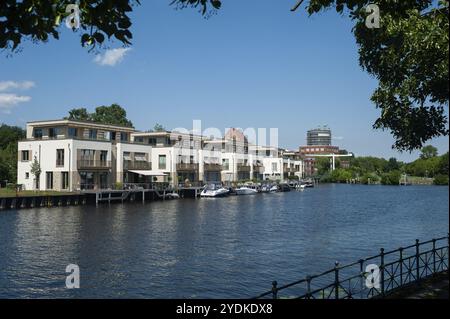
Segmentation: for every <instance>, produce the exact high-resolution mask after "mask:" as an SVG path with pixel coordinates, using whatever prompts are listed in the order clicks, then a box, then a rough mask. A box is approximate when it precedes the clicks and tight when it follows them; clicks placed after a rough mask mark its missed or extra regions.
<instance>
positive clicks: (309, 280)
mask: <svg viewBox="0 0 450 319" xmlns="http://www.w3.org/2000/svg"><path fill="white" fill-rule="evenodd" d="M306 289H307V291H306V299H308V300H309V299H311V277H310V276H307V277H306Z"/></svg>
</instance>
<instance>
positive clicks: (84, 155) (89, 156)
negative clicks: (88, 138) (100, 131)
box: [81, 150, 95, 160]
mask: <svg viewBox="0 0 450 319" xmlns="http://www.w3.org/2000/svg"><path fill="white" fill-rule="evenodd" d="M94 157H95V150H81V159H83V160H93V159H94Z"/></svg>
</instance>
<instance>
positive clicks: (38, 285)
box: [0, 185, 449, 298]
mask: <svg viewBox="0 0 450 319" xmlns="http://www.w3.org/2000/svg"><path fill="white" fill-rule="evenodd" d="M448 191H449V189H448V187H434V186H411V187H389V186H360V185H321V186H320V187H317V188H315V189H307V190H306V191H304V192H290V193H277V194H264V195H262V194H261V195H257V196H247V197H246V196H242V197H229V198H223V199H202V200H187V199H186V200H178V201H166V202H154V203H147V204H145V205H142V204H137V203H136V204H125V205H111V206H100V207H98V208H96V207H92V206H85V207H68V208H51V209H32V210H22V211H5V212H0V297H2V298H16V297H20V298H47V297H52V298H53V297H57V298H71V297H75V298H246V297H253V296H255V295H257V294H259V293H261V292H264V291H266V290H268V289H270V285H271V282H272V281H273V280H278V281H279V282H280V283H281V284H283V283H288V282H290V281H294V280H297V279H300V278H303V277H304V276H306V275H308V274H316V273H319V272H322V271H323V270H327V269H329V268H332V267H333V265H334V262H335V261H336V260H338V261H340V262H341V263H347V262H353V261H356V260H358V259H360V258H361V257H367V256H370V255H375V254H377V253H378V250H379V248H380V247H385V248H386V249H392V248H398V247H400V246H405V245H409V244H412V243H413V242H414V240H415V239H416V238H419V239H421V240H428V239H431V238H433V237H441V236H446V235H447V232H448V228H449V219H448V217H449V215H448V208H449V197H448ZM68 264H77V265H79V266H80V269H81V289H80V290H67V289H65V276H66V274H65V268H66V266H67V265H68Z"/></svg>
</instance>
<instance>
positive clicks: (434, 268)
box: [433, 239, 436, 275]
mask: <svg viewBox="0 0 450 319" xmlns="http://www.w3.org/2000/svg"><path fill="white" fill-rule="evenodd" d="M434 274H436V239H433V275H434Z"/></svg>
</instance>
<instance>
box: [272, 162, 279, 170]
mask: <svg viewBox="0 0 450 319" xmlns="http://www.w3.org/2000/svg"><path fill="white" fill-rule="evenodd" d="M277 171H278V163H272V172H277Z"/></svg>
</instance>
